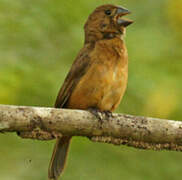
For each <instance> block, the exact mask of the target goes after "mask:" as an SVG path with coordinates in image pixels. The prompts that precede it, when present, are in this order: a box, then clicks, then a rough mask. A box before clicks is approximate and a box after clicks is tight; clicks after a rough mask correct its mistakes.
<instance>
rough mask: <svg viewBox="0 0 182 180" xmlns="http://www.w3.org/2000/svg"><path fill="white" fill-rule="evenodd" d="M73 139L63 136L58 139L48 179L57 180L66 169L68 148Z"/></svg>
mask: <svg viewBox="0 0 182 180" xmlns="http://www.w3.org/2000/svg"><path fill="white" fill-rule="evenodd" d="M70 140H71V137H68V136H63V137H62V138H60V139H57V141H56V144H55V146H54V150H53V154H52V158H51V162H50V164H49V171H48V177H49V179H50V180H57V179H58V178H59V176H60V174H61V173H62V172H63V169H64V167H65V163H66V158H67V154H68V148H69V144H70Z"/></svg>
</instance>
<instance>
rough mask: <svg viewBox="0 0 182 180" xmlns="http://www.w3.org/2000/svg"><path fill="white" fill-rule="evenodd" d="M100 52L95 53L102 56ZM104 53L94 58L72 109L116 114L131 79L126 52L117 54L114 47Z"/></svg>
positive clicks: (76, 93)
mask: <svg viewBox="0 0 182 180" xmlns="http://www.w3.org/2000/svg"><path fill="white" fill-rule="evenodd" d="M99 48H100V49H98V48H97V49H96V50H95V51H100V52H102V48H101V47H99ZM103 49H104V50H106V51H105V52H102V53H98V52H95V51H93V55H92V54H91V57H92V58H91V65H90V67H89V69H88V70H87V72H86V73H85V75H84V76H83V77H82V78H81V79H80V81H79V82H78V84H77V85H76V87H75V89H74V91H73V93H72V95H71V97H70V99H69V102H68V107H69V108H76V109H88V108H89V107H95V108H98V109H100V110H101V111H104V110H109V111H113V110H114V109H115V108H116V107H117V106H118V104H119V103H120V101H121V99H122V96H123V94H124V92H125V89H126V85H127V78H128V62H127V52H124V53H125V54H123V52H122V51H123V49H122V50H119V51H118V52H117V50H116V49H114V48H113V47H111V48H110V49H109V48H103ZM94 53H96V54H97V56H95V55H94ZM119 53H120V54H119Z"/></svg>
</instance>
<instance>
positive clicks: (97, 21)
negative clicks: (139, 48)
mask: <svg viewBox="0 0 182 180" xmlns="http://www.w3.org/2000/svg"><path fill="white" fill-rule="evenodd" d="M127 14H130V11H128V10H127V9H125V8H123V7H120V6H114V5H111V4H106V5H102V6H99V7H97V8H96V9H95V10H94V11H93V12H92V13H91V14H90V16H89V17H88V20H87V22H86V23H85V26H84V29H85V42H86V43H87V42H90V41H96V40H99V39H104V38H113V37H115V36H122V35H124V33H125V29H126V27H127V26H128V25H130V24H132V23H133V21H132V20H128V19H124V18H123V16H125V15H127Z"/></svg>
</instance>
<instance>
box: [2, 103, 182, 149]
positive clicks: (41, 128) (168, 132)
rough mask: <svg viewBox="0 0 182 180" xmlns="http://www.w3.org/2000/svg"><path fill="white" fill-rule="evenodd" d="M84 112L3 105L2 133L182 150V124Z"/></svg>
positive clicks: (146, 118) (154, 119)
mask: <svg viewBox="0 0 182 180" xmlns="http://www.w3.org/2000/svg"><path fill="white" fill-rule="evenodd" d="M98 116H99V118H97V117H96V116H94V115H93V114H92V113H90V112H88V111H83V110H71V109H56V108H45V107H27V106H10V105H0V132H17V133H18V135H20V136H21V137H23V138H31V139H38V140H51V139H54V138H56V137H61V136H62V135H69V136H86V137H88V138H89V139H90V140H92V141H94V142H105V143H112V144H115V145H122V144H123V145H128V146H132V147H136V148H142V149H154V150H162V149H168V150H175V151H182V122H181V121H174V120H165V119H158V118H151V117H142V116H132V115H126V114H113V115H112V116H109V117H108V116H107V115H106V114H104V113H99V114H98Z"/></svg>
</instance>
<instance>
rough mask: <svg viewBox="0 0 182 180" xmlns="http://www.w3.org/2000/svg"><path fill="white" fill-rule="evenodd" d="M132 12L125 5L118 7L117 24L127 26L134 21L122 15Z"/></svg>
mask: <svg viewBox="0 0 182 180" xmlns="http://www.w3.org/2000/svg"><path fill="white" fill-rule="evenodd" d="M130 13H131V12H130V11H129V10H128V9H125V8H123V7H118V8H117V10H116V16H117V24H118V25H119V26H124V27H127V26H128V25H130V24H132V23H133V21H132V20H128V19H122V18H121V17H122V16H125V15H127V14H130Z"/></svg>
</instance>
